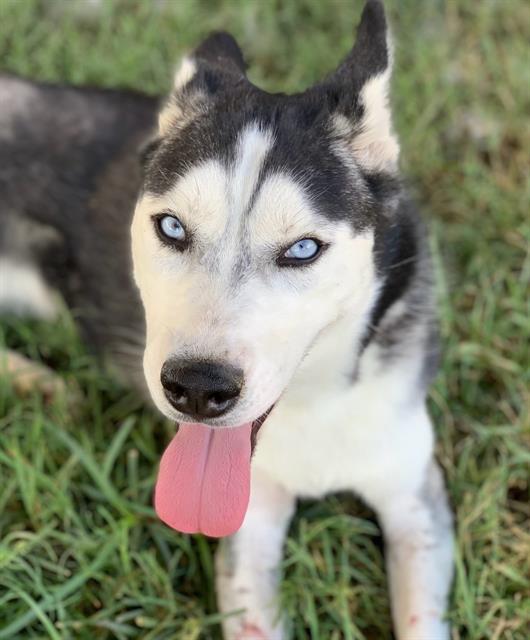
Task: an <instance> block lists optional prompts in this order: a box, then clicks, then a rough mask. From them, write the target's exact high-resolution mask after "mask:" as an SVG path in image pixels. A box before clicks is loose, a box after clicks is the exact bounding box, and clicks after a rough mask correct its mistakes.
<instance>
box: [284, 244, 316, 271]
mask: <svg viewBox="0 0 530 640" xmlns="http://www.w3.org/2000/svg"><path fill="white" fill-rule="evenodd" d="M321 252H322V244H321V243H320V242H318V240H314V239H313V238H302V239H301V240H298V241H297V242H295V243H294V244H293V245H291V246H290V247H289V248H288V249H287V251H284V253H283V254H282V255H281V256H280V257H279V258H278V264H279V265H280V266H297V265H302V264H307V263H309V262H313V261H314V260H316V259H317V258H318V256H319V255H320V253H321Z"/></svg>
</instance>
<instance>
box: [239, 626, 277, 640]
mask: <svg viewBox="0 0 530 640" xmlns="http://www.w3.org/2000/svg"><path fill="white" fill-rule="evenodd" d="M235 640H269V638H268V637H267V635H266V633H265V631H262V629H260V628H259V627H258V626H257V625H255V624H250V623H248V622H247V623H245V624H244V625H243V627H242V628H241V630H240V631H239V632H238V633H237V635H236V636H235Z"/></svg>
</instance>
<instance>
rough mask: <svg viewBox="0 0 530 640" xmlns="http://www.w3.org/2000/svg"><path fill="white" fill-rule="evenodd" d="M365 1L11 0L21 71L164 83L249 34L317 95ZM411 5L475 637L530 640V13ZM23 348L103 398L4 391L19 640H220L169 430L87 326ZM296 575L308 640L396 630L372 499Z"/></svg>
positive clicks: (246, 41)
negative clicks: (101, 0)
mask: <svg viewBox="0 0 530 640" xmlns="http://www.w3.org/2000/svg"><path fill="white" fill-rule="evenodd" d="M360 4H361V3H360V2H353V1H352V2H350V1H349V0H348V1H347V2H346V1H344V2H341V1H339V0H333V1H331V2H321V1H320V0H296V1H295V0H260V1H258V0H255V1H254V2H246V1H244V0H237V1H236V0H234V1H232V2H224V3H223V2H220V1H217V0H202V1H200V2H191V0H190V1H188V0H173V1H171V0H170V1H169V2H168V3H166V5H165V9H163V10H162V11H160V12H156V11H153V10H152V9H151V8H150V3H148V2H137V1H134V2H133V1H129V0H127V1H125V0H121V1H118V0H116V1H115V2H112V3H111V2H108V3H106V4H105V5H104V9H103V14H102V15H101V16H100V17H97V16H92V17H90V15H88V14H87V13H86V12H85V13H83V12H82V11H77V12H76V11H74V10H72V11H66V12H63V11H61V10H60V9H61V8H62V9H65V8H66V7H67V6H71V5H70V4H69V3H66V2H62V3H61V2H58V1H57V0H56V1H55V2H52V1H51V0H49V1H48V2H44V1H43V2H37V1H36V0H0V66H1V67H2V68H3V69H5V70H9V71H13V72H17V73H21V74H24V75H27V76H30V77H35V78H41V79H47V80H59V81H67V82H73V83H90V84H98V85H104V86H127V87H135V88H138V89H141V90H145V91H148V92H152V93H157V92H164V91H165V90H166V88H167V87H168V79H169V76H170V73H171V71H172V69H173V67H174V65H175V61H176V60H177V58H178V56H179V55H180V54H181V53H182V52H183V51H185V50H186V49H187V48H190V47H191V46H192V45H193V44H194V43H196V42H197V40H198V38H199V37H200V36H202V35H204V34H205V33H207V32H208V31H209V30H211V29H214V28H216V29H217V28H228V29H229V30H231V31H232V32H234V33H235V35H236V36H238V38H239V39H240V42H241V43H242V45H243V46H244V48H245V50H246V52H247V54H248V58H249V60H250V61H251V62H252V64H253V68H252V78H253V79H254V80H255V81H257V82H260V83H263V85H264V86H265V87H267V88H275V89H276V90H280V89H283V90H295V89H300V88H302V87H304V86H305V85H307V84H308V83H310V82H311V81H314V80H315V79H316V78H318V77H319V76H321V75H322V74H324V73H325V72H326V71H328V70H330V69H331V68H332V67H333V66H334V65H335V64H336V63H337V62H338V60H339V58H340V57H341V56H342V55H343V54H345V52H346V51H347V48H348V45H349V43H350V39H351V31H352V25H353V24H354V23H355V22H356V20H357V17H358V14H359V9H360ZM388 4H389V5H390V13H391V16H392V20H393V24H394V32H395V36H396V42H397V52H396V54H397V72H396V77H395V82H394V104H395V107H396V121H397V127H398V129H399V132H400V134H401V137H402V141H403V168H404V170H405V172H406V174H407V175H408V177H409V178H410V180H411V183H412V185H413V186H414V189H415V191H416V192H417V194H418V196H419V198H420V199H421V200H422V201H423V202H424V203H425V211H426V213H427V216H428V218H429V220H430V223H431V229H432V234H431V236H432V245H433V249H434V254H435V258H436V261H437V265H438V288H439V296H440V309H441V316H442V329H443V338H444V357H443V365H442V368H441V371H440V374H439V376H438V378H437V381H436V384H435V385H434V387H433V389H432V393H431V397H430V407H431V410H432V413H433V415H434V419H435V423H436V427H437V431H438V434H439V446H438V454H439V458H440V460H441V462H442V464H443V466H444V468H445V471H446V475H447V481H448V486H449V491H450V494H451V499H452V502H453V504H454V508H455V511H456V520H457V527H458V528H457V551H456V567H457V571H456V579H455V587H454V594H453V597H452V602H451V608H450V618H451V620H452V622H453V640H460V639H462V640H464V639H470V640H526V639H527V638H528V637H529V636H530V495H529V476H530V415H529V413H530V410H529V407H530V393H529V388H530V321H529V316H530V309H529V285H530V257H529V251H528V248H529V246H530V218H529V216H528V209H529V204H530V188H529V182H528V164H527V163H528V149H529V148H530V134H529V130H528V113H529V111H530V96H529V94H530V92H529V87H530V64H529V56H528V41H529V38H530V5H528V3H525V2H524V1H523V0H520V1H517V0H498V1H495V0H484V1H483V2H471V1H469V0H468V1H466V0H450V1H448V2H442V1H441V0H437V1H435V0H432V1H431V2H424V1H423V0H414V1H413V0H400V1H399V2H398V0H394V2H389V3H388ZM0 108H1V105H0ZM442 264H443V265H444V269H442V267H441V265H442ZM1 342H5V343H7V345H9V346H12V347H16V348H19V349H21V350H22V351H24V352H25V353H28V354H30V355H31V356H32V357H35V358H37V359H41V360H43V361H45V362H48V363H50V364H52V365H53V366H54V367H55V368H56V369H57V370H58V371H59V372H60V373H61V374H62V375H64V377H65V378H66V379H67V380H68V381H69V384H71V385H75V386H76V387H77V388H78V389H79V390H80V391H81V394H82V397H83V400H82V401H81V402H80V403H79V404H78V405H77V406H75V407H69V406H67V405H64V404H63V405H61V403H60V402H58V403H56V404H55V405H52V406H45V405H44V404H43V401H42V400H41V399H40V398H39V397H37V396H34V397H31V398H28V399H26V400H24V401H21V400H19V399H17V398H16V397H15V396H14V394H13V393H12V390H11V388H10V385H9V382H8V381H6V380H3V381H1V382H0V432H1V440H0V487H1V492H0V538H1V542H0V629H2V631H0V638H17V639H18V638H66V639H68V638H86V639H91V638H98V639H102V638H105V639H106V638H117V639H122V638H123V639H125V638H145V639H155V638H156V639H157V640H158V639H162V638H179V639H183V640H193V639H196V638H216V637H219V628H218V620H219V618H218V615H217V613H216V610H215V603H214V592H213V586H212V585H213V582H212V572H213V568H212V564H213V560H212V552H213V549H214V546H215V545H214V544H213V543H211V542H208V541H207V540H205V539H203V538H200V537H193V538H192V537H188V536H183V535H176V534H175V533H173V532H171V531H170V530H169V529H167V528H166V527H164V526H163V525H161V524H160V523H158V522H157V520H156V518H155V516H154V513H153V510H152V508H151V493H152V486H153V480H154V474H155V471H156V466H157V461H158V459H159V457H160V454H161V451H162V449H163V447H164V444H165V442H167V439H168V437H169V433H170V431H169V425H167V424H165V423H164V422H163V421H162V420H160V419H159V418H157V417H156V416H154V415H153V414H152V413H150V412H149V410H147V409H145V408H143V407H142V406H140V404H139V402H138V400H137V398H136V396H135V395H134V394H132V393H129V392H127V391H126V390H124V389H122V388H120V387H119V386H118V384H117V383H116V382H114V381H112V380H111V379H110V378H109V377H108V376H107V375H105V374H103V373H102V372H101V371H99V370H98V369H97V367H96V365H95V363H94V361H93V360H92V359H91V357H90V356H88V355H87V353H86V351H85V349H84V347H83V346H82V345H81V344H80V342H79V340H78V338H77V336H76V333H75V330H74V328H73V326H72V323H71V320H70V319H69V318H68V317H67V316H65V317H64V318H63V319H62V320H61V322H60V323H58V324H55V325H54V326H49V325H45V324H39V323H16V322H14V321H7V320H6V321H5V322H3V324H2V325H1V333H0V343H1ZM284 573H285V579H284V582H283V586H282V598H283V602H284V607H285V608H286V610H287V612H288V614H289V616H290V618H291V619H292V621H293V627H294V637H295V638H297V639H299V640H301V639H305V638H311V639H313V640H314V639H322V640H328V639H332V640H333V639H334V640H338V639H339V638H341V639H342V638H345V639H348V640H349V639H352V640H360V639H362V638H374V639H384V638H389V637H390V631H389V628H390V627H389V610H388V598H387V593H386V578H385V574H384V570H383V562H382V551H381V540H380V536H379V532H378V529H377V526H376V525H375V524H374V522H373V520H372V518H371V515H370V513H369V512H368V511H367V510H366V509H365V508H364V507H362V506H361V505H359V504H358V503H357V502H356V501H354V500H353V499H349V498H340V499H339V498H330V499H329V500H327V501H325V502H321V503H306V504H303V505H302V506H301V508H300V511H299V515H298V516H297V518H296V519H295V521H294V523H293V526H292V529H291V533H290V536H289V539H288V542H287V548H286V556H285V563H284ZM426 640H429V639H426Z"/></svg>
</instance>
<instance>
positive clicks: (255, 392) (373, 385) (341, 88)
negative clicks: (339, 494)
mask: <svg viewBox="0 0 530 640" xmlns="http://www.w3.org/2000/svg"><path fill="white" fill-rule="evenodd" d="M391 62H392V52H391V48H390V45H389V38H388V34H387V28H386V22H385V16H384V11H383V7H382V5H381V3H380V2H378V1H375V0H369V1H368V2H367V3H366V7H365V9H364V12H363V15H362V19H361V23H360V26H359V28H358V33H357V41H356V43H355V46H354V47H353V49H352V51H351V52H350V54H349V55H348V56H347V57H346V59H345V60H344V62H342V64H341V65H340V66H339V67H338V69H337V70H336V71H335V72H334V73H332V74H331V75H330V76H329V77H327V78H326V79H325V80H323V81H322V82H320V83H319V84H317V85H316V86H314V87H312V88H310V89H308V90H307V91H305V92H303V93H300V94H296V95H289V96H287V95H283V94H269V93H265V92H264V91H261V90H260V89H258V88H257V87H255V86H254V85H253V84H251V83H250V82H249V81H248V80H247V78H246V76H245V63H244V61H243V57H242V55H241V52H240V50H239V48H238V46H237V45H236V43H235V41H234V40H233V39H232V38H231V37H230V36H228V35H226V34H216V35H213V36H211V37H210V38H208V39H207V40H206V41H205V42H203V43H202V44H201V45H200V46H199V48H198V49H197V50H196V51H195V52H194V53H193V54H192V55H191V56H189V57H187V58H186V59H184V61H183V62H182V64H181V67H180V69H179V70H178V72H177V74H176V77H175V82H174V87H173V91H172V93H171V96H170V98H169V100H168V101H167V102H166V103H165V104H164V105H163V107H162V109H161V110H160V113H159V116H158V128H157V132H156V135H155V136H154V137H153V131H154V129H155V118H156V114H157V113H158V112H159V109H158V104H157V102H156V101H155V100H153V99H150V98H147V97H144V96H141V95H137V94H133V93H125V92H111V91H99V90H88V89H74V88H66V87H54V86H46V85H39V84H36V83H29V82H26V81H23V80H20V79H17V78H13V77H5V76H4V77H2V79H1V81H0V98H1V101H0V138H1V140H2V144H1V147H0V158H1V163H2V164H1V167H2V168H1V171H0V223H1V228H2V233H1V238H0V270H1V271H0V272H1V278H2V284H1V287H0V305H1V306H2V308H4V309H5V308H7V309H11V310H13V309H14V310H19V311H22V312H23V311H28V312H37V313H40V314H41V315H48V316H50V315H52V314H53V313H54V310H55V308H56V305H55V299H54V294H53V290H59V291H60V292H61V293H62V295H63V297H64V298H65V299H66V301H67V303H68V304H69V305H70V306H71V307H72V308H73V309H75V310H76V313H77V315H78V317H79V320H80V323H81V326H82V328H83V330H84V333H85V335H86V337H87V338H88V340H89V341H90V342H91V343H92V344H94V345H95V346H96V347H97V348H98V349H101V350H102V351H104V352H105V353H107V354H110V356H111V358H113V361H114V362H115V363H116V364H117V365H118V366H119V367H120V368H121V370H122V372H123V373H124V375H125V376H127V377H128V379H129V381H130V383H131V384H134V385H136V386H139V387H143V378H142V376H141V351H143V350H144V347H145V351H144V358H143V371H144V374H145V380H146V381H147V388H148V390H149V394H150V396H151V398H152V399H153V401H154V402H155V404H156V406H157V407H158V408H159V409H160V411H161V412H162V413H164V414H165V415H166V416H168V417H169V418H171V419H172V420H174V421H176V422H177V423H178V424H179V425H180V427H179V430H178V432H177V434H176V435H175V437H174V439H173V441H172V442H171V443H170V445H169V446H168V448H167V450H166V452H165V453H164V456H163V458H162V461H161V464H160V471H159V476H158V480H157V486H156V491H155V506H156V509H157V512H158V514H159V516H160V517H161V518H162V519H163V520H164V521H165V522H167V523H168V524H169V525H170V526H172V527H174V528H175V529H178V530H180V531H184V532H197V531H201V532H203V533H205V534H207V535H211V536H218V537H223V536H230V537H228V538H226V539H225V540H224V541H223V543H222V544H221V546H220V548H219V551H218V556H217V583H218V584H217V586H218V599H219V607H220V609H221V611H222V612H225V613H229V612H233V611H235V610H242V611H244V613H242V614H240V615H236V616H228V617H227V618H226V621H225V624H224V632H225V637H226V638H230V639H234V638H239V639H243V638H265V639H267V640H272V639H273V638H276V639H277V638H284V637H286V635H287V630H286V626H285V624H284V622H285V621H283V620H282V617H281V615H278V612H277V608H276V589H277V577H276V576H277V569H278V565H279V563H280V559H281V554H282V545H283V541H284V536H285V533H286V529H287V526H288V524H289V520H290V518H291V516H292V514H293V511H294V507H295V501H296V498H297V497H298V496H308V497H320V496H325V495H326V494H328V493H330V492H334V491H342V490H352V491H354V492H355V493H356V494H358V495H359V496H361V497H362V498H363V499H364V500H365V501H366V502H367V503H368V504H369V505H371V506H372V507H373V508H374V509H375V511H376V512H377V514H378V516H379V518H380V521H381V525H382V528H383V531H384V536H385V540H386V544H387V562H388V568H389V573H390V582H391V594H392V608H393V617H394V623H395V629H396V633H397V636H398V638H400V639H407V640H412V639H419V640H437V639H440V640H441V639H444V638H447V637H448V633H449V632H448V627H447V624H446V622H445V621H444V614H445V609H446V600H447V595H448V591H449V586H450V581H451V575H452V525H451V515H450V511H449V509H448V505H447V500H446V496H445V491H444V486H443V480H442V476H441V473H440V470H439V468H438V466H437V464H436V462H435V460H434V458H433V429H432V426H431V421H430V419H429V416H428V414H427V411H426V407H425V396H426V391H427V388H428V386H429V383H430V381H431V379H432V377H433V374H434V371H435V368H436V354H437V338H436V322H435V309H434V303H433V287H432V281H431V270H430V264H429V256H428V248H427V242H426V239H425V236H424V232H423V229H422V226H421V224H420V222H419V219H418V217H417V214H416V212H415V210H414V208H413V206H412V205H411V203H410V201H409V200H408V199H407V195H406V193H405V192H404V190H403V187H402V185H401V183H400V180H399V177H398V153H399V146H398V142H397V140H396V137H395V134H394V132H393V130H392V123H391V113H390V108H389V104H388V97H387V94H388V87H389V81H390V73H391ZM147 139H148V140H149V142H148V143H147V144H144V145H143V154H142V155H143V168H142V167H141V166H140V162H138V154H137V152H136V150H137V149H138V147H139V146H140V145H141V143H142V142H143V141H145V140H147ZM138 194H139V195H138ZM135 202H136V208H135ZM133 210H134V216H133V219H132V248H133V268H132V269H131V265H130V262H129V258H128V256H129V251H130V248H129V245H130V233H129V229H130V226H131V214H132V212H133ZM131 271H132V272H133V274H134V279H135V281H136V284H137V286H138V289H139V292H140V297H141V301H142V302H143V309H144V311H145V316H144V315H143V314H142V306H141V304H140V300H139V299H138V294H137V290H136V289H135V287H134V285H133V284H132V279H131ZM144 317H145V324H144ZM12 357H13V356H12V355H11V356H10V355H8V358H7V359H8V363H9V361H10V358H12ZM251 456H252V459H251Z"/></svg>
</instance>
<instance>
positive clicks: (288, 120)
mask: <svg viewBox="0 0 530 640" xmlns="http://www.w3.org/2000/svg"><path fill="white" fill-rule="evenodd" d="M391 57H392V56H391V49H390V46H389V40H388V33H387V28H386V22H385V16H384V11H383V8H382V5H381V4H380V2H377V1H374V0H370V1H369V2H368V3H367V4H366V7H365V9H364V12H363V15H362V19H361V23H360V26H359V28H358V33H357V40H356V43H355V45H354V47H353V49H352V51H351V52H350V54H349V55H348V56H347V57H346V59H345V60H344V61H343V62H342V64H340V66H339V67H338V69H337V70H336V71H335V72H334V73H333V74H332V75H330V76H329V77H328V78H326V79H325V80H324V81H322V82H320V83H319V84H317V85H316V86H314V87H312V88H310V89H309V90H307V91H305V92H304V93H301V94H297V95H291V96H286V95H283V94H269V93H266V92H264V91H261V90H260V89H258V88H257V87H255V86H254V85H253V84H251V83H250V81H249V80H248V79H247V77H246V75H245V63H244V60H243V57H242V54H241V52H240V50H239V48H238V46H237V44H236V43H235V41H234V40H233V39H232V38H231V37H230V36H229V35H226V34H215V35H212V36H211V37H209V38H208V39H207V40H206V41H205V42H203V43H202V44H201V45H200V46H199V47H198V49H197V50H196V51H195V52H194V53H193V54H192V55H190V56H189V57H187V58H185V59H184V61H183V62H182V64H181V66H180V69H179V70H178V72H177V74H176V76H175V82H174V88H173V92H172V94H171V96H170V98H169V100H168V101H167V104H166V105H165V107H164V108H163V110H162V111H161V114H160V118H159V131H158V137H157V140H156V141H155V143H154V144H153V145H152V147H151V149H150V150H149V152H148V157H147V159H146V168H145V183H144V187H143V191H142V194H141V196H140V198H139V201H138V204H137V207H136V212H135V216H134V222H133V227H132V239H133V257H134V275H135V279H136V282H137V284H138V287H139V289H140V293H141V297H142V300H143V304H144V307H145V313H146V323H147V341H146V350H145V358H144V368H145V374H146V378H147V382H148V386H149V389H150V393H151V395H152V397H153V399H154V401H155V403H156V405H157V406H158V408H159V409H160V410H161V411H162V412H163V413H164V414H166V415H167V416H168V417H170V418H172V419H175V420H177V421H178V422H179V423H181V424H182V423H186V422H192V423H196V422H199V423H205V424H207V425H210V426H237V425H241V424H247V423H252V422H253V421H255V420H257V419H259V418H260V416H262V415H263V414H265V413H266V412H267V411H268V410H269V408H270V407H271V406H272V405H273V404H274V403H275V402H276V401H277V400H278V398H279V396H280V395H281V394H282V392H283V391H284V389H285V388H286V386H287V385H288V384H289V382H290V380H291V379H292V378H293V376H294V375H295V374H296V372H297V370H299V368H300V367H301V365H302V362H303V360H304V357H305V356H306V354H307V353H308V352H309V351H310V350H311V349H312V348H313V347H314V346H315V345H316V344H317V343H318V341H319V340H320V339H322V336H324V335H325V334H326V332H327V331H329V330H330V328H332V327H333V325H334V324H335V323H337V322H339V321H340V320H341V319H342V318H344V317H348V318H349V322H351V326H352V334H351V336H352V341H353V342H355V341H359V340H360V339H361V337H362V333H363V331H364V330H365V328H366V324H367V317H368V314H369V312H370V310H371V308H372V307H373V304H374V299H375V296H376V294H377V269H376V258H375V244H376V243H375V236H376V235H377V234H376V230H377V226H378V225H379V224H380V222H381V220H382V219H385V218H388V216H389V215H391V209H392V206H393V202H394V198H393V196H394V192H393V191H392V189H387V188H383V187H382V185H388V184H393V183H394V177H395V174H396V171H397V161H398V144H397V141H396V138H395V137H394V135H393V132H392V125H391V117H390V110H389V106H388V99H387V92H388V86H389V80H390V71H391ZM345 348H348V346H346V345H345ZM349 348H352V349H354V348H355V344H352V345H349ZM352 365H353V356H352Z"/></svg>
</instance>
